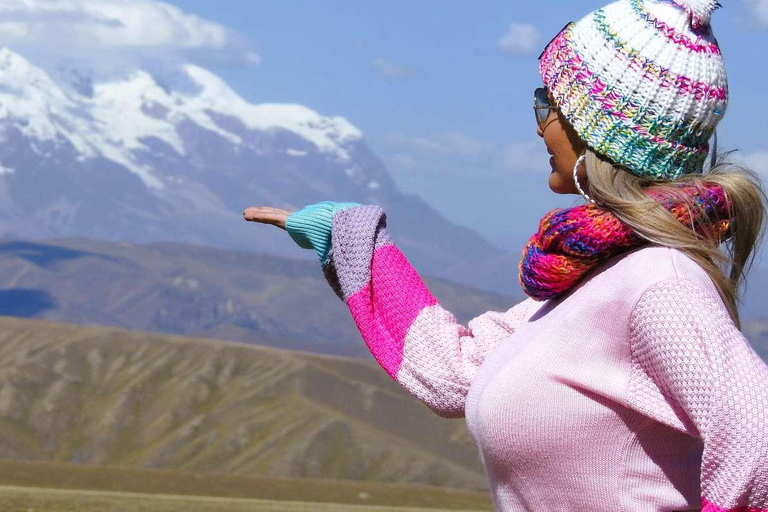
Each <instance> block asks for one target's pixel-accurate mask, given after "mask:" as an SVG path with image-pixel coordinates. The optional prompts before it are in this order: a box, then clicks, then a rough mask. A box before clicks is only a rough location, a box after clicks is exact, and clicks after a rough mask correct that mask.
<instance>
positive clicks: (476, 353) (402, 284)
mask: <svg viewBox="0 0 768 512" xmlns="http://www.w3.org/2000/svg"><path fill="white" fill-rule="evenodd" d="M326 203H327V204H325V206H324V207H325V208H326V209H329V211H330V210H332V211H333V213H332V215H330V223H328V220H329V216H328V215H327V214H324V215H314V214H311V213H310V214H307V211H306V210H300V211H299V212H295V213H294V214H292V215H291V217H293V215H296V217H295V218H291V217H289V219H288V221H287V223H286V229H288V231H289V232H291V231H293V234H292V235H291V236H293V237H294V240H297V243H298V240H300V239H302V238H303V235H302V233H305V232H310V231H311V232H314V233H316V234H317V233H321V232H323V231H324V230H325V231H330V242H329V243H328V251H327V253H324V254H326V256H324V257H323V256H321V258H320V260H321V264H322V269H323V274H324V276H325V278H326V280H327V281H328V283H329V284H330V285H331V287H332V288H333V290H334V292H335V293H336V295H337V296H338V297H339V298H340V299H341V300H342V301H344V302H345V303H346V305H347V306H348V308H349V311H350V313H351V314H352V317H353V319H354V321H355V324H356V325H357V327H358V329H359V331H360V334H361V335H362V337H363V340H364V341H365V343H366V345H367V346H368V349H369V350H370V351H371V353H372V354H373V356H374V358H375V359H376V361H377V362H378V363H379V364H380V365H381V366H382V368H383V369H384V370H385V371H386V372H387V373H388V374H389V376H390V377H392V378H393V379H394V380H395V381H397V382H398V383H399V384H401V385H402V386H403V387H404V388H405V389H406V390H407V391H408V392H409V393H411V394H412V395H413V396H415V397H416V398H418V399H419V400H421V401H422V402H423V403H424V404H426V405H427V406H428V407H429V408H430V409H432V410H433V411H434V412H435V413H436V414H438V415H439V416H442V417H446V418H459V417H463V416H464V404H465V399H466V395H467V391H468V389H469V386H470V383H471V381H472V378H473V377H474V375H475V372H476V370H477V369H478V368H479V367H480V365H482V363H483V361H484V360H485V357H486V355H487V354H488V353H489V352H490V351H491V350H493V349H494V348H495V347H496V346H497V345H498V344H499V343H500V342H501V341H502V340H504V339H505V338H506V337H508V336H509V335H510V334H511V333H513V332H514V331H515V330H517V329H518V327H519V326H520V325H522V324H523V323H524V322H526V321H527V319H528V318H529V317H530V316H531V315H532V314H533V313H534V312H535V310H536V309H538V308H539V307H540V306H541V304H542V303H541V302H537V301H534V300H533V299H526V300H524V301H522V302H520V303H518V304H516V305H515V306H513V307H511V308H510V309H509V310H507V311H505V312H497V311H488V312H486V313H483V314H482V315H479V316H478V317H475V318H473V319H472V320H470V321H469V322H468V323H467V325H466V326H464V325H461V324H460V323H458V322H457V321H456V318H455V317H454V315H453V314H452V313H450V312H449V311H447V310H446V309H444V308H443V307H442V306H441V305H440V303H439V302H438V300H437V299H436V298H435V297H434V296H433V295H432V294H431V293H430V291H429V290H428V289H427V287H426V286H425V285H424V282H423V281H422V279H421V278H420V276H419V275H418V274H417V272H416V270H415V269H414V268H413V267H412V266H411V264H410V263H409V262H408V260H407V259H406V258H405V256H404V255H403V253H402V252H401V251H400V250H399V249H398V247H397V246H396V245H395V243H394V242H393V240H392V238H391V237H390V236H389V234H388V233H387V229H386V214H385V213H384V210H383V209H382V208H381V207H379V206H377V205H360V204H356V203H346V204H345V206H344V207H339V205H340V204H341V203H332V202H326ZM318 204H320V203H318ZM310 206H312V205H310ZM299 220H301V222H297V221H299ZM324 223H325V224H324ZM300 224H301V225H303V227H300V226H299V225H300ZM324 225H325V227H323V226H324ZM326 242H327V240H326Z"/></svg>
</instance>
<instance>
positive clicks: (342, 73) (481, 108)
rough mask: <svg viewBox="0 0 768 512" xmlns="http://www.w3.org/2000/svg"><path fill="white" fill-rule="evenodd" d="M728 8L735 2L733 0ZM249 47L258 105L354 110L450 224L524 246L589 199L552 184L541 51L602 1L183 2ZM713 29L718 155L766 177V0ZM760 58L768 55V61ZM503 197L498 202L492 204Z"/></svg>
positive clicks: (248, 77) (715, 22) (229, 69)
mask: <svg viewBox="0 0 768 512" xmlns="http://www.w3.org/2000/svg"><path fill="white" fill-rule="evenodd" d="M723 3H725V2H723ZM174 4H175V5H176V6H178V7H180V8H181V9H183V10H184V11H186V12H190V13H195V14H197V15H199V16H201V17H203V18H205V19H207V20H211V21H215V22H217V23H220V24H222V25H224V26H226V27H228V28H230V29H232V30H234V31H236V32H237V33H239V34H242V35H243V36H245V37H246V38H247V39H248V40H249V41H251V42H252V43H253V45H254V46H253V48H252V49H253V50H254V51H255V52H256V53H258V55H259V57H260V61H259V63H258V65H255V66H220V67H218V68H217V69H215V71H216V72H218V73H220V74H221V75H222V76H224V77H226V78H227V79H228V80H229V82H230V83H231V84H232V85H233V86H234V87H235V88H236V89H237V90H238V91H239V92H240V93H241V94H242V95H243V96H244V97H245V98H246V99H248V100H250V101H253V102H300V103H302V104H304V105H306V106H308V107H310V108H312V109H315V110H317V111H318V112H320V113H321V114H323V115H339V116H343V117H345V118H347V119H348V120H349V121H351V122H352V123H353V124H354V125H355V126H357V127H358V128H359V129H360V130H361V131H362V132H363V134H364V135H365V138H366V140H367V141H368V144H369V145H370V147H371V148H372V149H373V150H374V151H375V152H376V154H378V155H379V156H380V157H381V158H382V159H383V160H384V162H385V163H386V164H387V167H388V168H389V170H390V172H391V173H392V175H393V177H394V178H395V180H396V182H397V184H398V185H399V187H400V188H401V189H403V190H404V191H406V192H412V193H416V194H418V195H420V196H422V197H423V198H424V199H426V200H427V201H428V202H429V203H430V204H432V205H433V206H434V207H436V208H437V209H438V210H439V211H440V212H441V213H442V214H443V215H445V216H446V217H448V218H449V220H451V221H453V222H455V223H458V224H462V225H466V226H469V227H472V228H474V229H476V230H478V231H480V232H481V233H482V234H483V235H484V236H486V238H489V239H491V240H492V241H493V242H494V243H496V244H497V245H500V246H503V247H505V248H508V249H514V250H518V249H519V247H520V244H521V243H522V241H523V240H524V239H525V238H527V236H529V235H530V234H531V233H532V232H533V231H535V229H536V227H537V221H538V219H539V218H540V217H541V216H542V215H543V214H544V213H545V212H546V211H548V210H549V209H551V208H556V207H568V206H573V205H575V204H580V203H581V201H582V200H581V198H580V197H577V196H574V195H568V196H558V195H557V194H554V193H553V192H552V191H551V190H549V188H548V185H547V181H548V175H549V170H550V167H549V164H548V157H549V155H548V154H547V153H546V148H545V146H544V144H543V141H542V140H541V139H540V138H539V137H538V136H537V135H536V127H535V123H534V118H533V113H532V108H531V105H532V91H533V89H534V88H535V87H537V86H539V85H540V83H541V79H540V78H539V75H538V73H537V67H536V64H537V60H536V57H537V56H538V54H539V53H540V51H541V48H542V47H543V46H544V45H545V44H546V43H547V42H548V41H549V40H550V39H551V38H552V36H554V34H555V33H557V31H558V30H559V29H560V28H562V26H563V25H564V24H565V23H566V22H568V21H571V20H577V19H580V18H581V17H583V16H584V15H586V14H587V13H589V12H590V11H592V10H594V9H597V8H599V7H601V6H602V5H604V4H605V2H600V1H585V0H568V1H565V0H541V1H540V2H513V1H510V0H505V1H497V0H486V1H484V2H469V1H456V2H444V1H441V0H418V1H413V0H408V1H405V0H390V1H387V2H381V1H379V2H374V1H368V2H354V1H348V0H326V1H319V0H316V1H313V0H281V1H279V2H276V1H272V0H268V1H263V0H248V1H235V0H226V1H222V2H216V3H214V2H208V1H205V0H177V1H175V2H174ZM712 26H713V30H714V33H715V36H716V37H717V39H718V42H719V43H720V46H721V49H722V52H723V56H724V58H725V62H726V68H727V71H728V78H729V86H730V98H729V105H728V111H727V113H726V116H725V117H724V119H723V120H722V121H721V123H720V125H719V129H718V142H719V147H720V148H721V149H737V150H738V154H741V155H743V157H744V159H746V161H748V162H750V163H751V164H752V165H753V166H755V165H756V164H759V166H760V168H761V169H760V170H762V171H765V172H764V174H765V176H766V177H767V179H768V138H766V137H765V131H764V129H762V126H764V124H765V118H766V115H765V114H766V113H768V106H766V101H765V100H764V99H762V98H764V95H763V94H761V92H762V91H763V89H764V84H765V83H766V82H768V66H765V65H761V62H760V59H761V57H760V55H761V54H760V52H761V51H763V50H761V48H768V1H767V0H757V1H742V0H729V2H728V3H727V5H725V6H724V7H723V8H721V9H718V10H716V11H715V12H714V13H713V19H712ZM763 59H764V60H762V62H763V63H765V62H767V61H768V60H765V58H764V57H763ZM489 205H493V206H489Z"/></svg>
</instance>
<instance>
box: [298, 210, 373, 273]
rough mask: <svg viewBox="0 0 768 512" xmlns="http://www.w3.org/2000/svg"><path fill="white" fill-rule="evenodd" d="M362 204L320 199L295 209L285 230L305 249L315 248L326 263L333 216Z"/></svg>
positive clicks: (321, 260) (321, 261)
mask: <svg viewBox="0 0 768 512" xmlns="http://www.w3.org/2000/svg"><path fill="white" fill-rule="evenodd" d="M353 206H360V203H353V202H336V201H320V202H319V203H314V204H310V205H308V206H305V207H304V208H302V209H301V210H298V211H295V212H293V213H292V214H290V215H289V216H288V218H287V219H286V221H285V230H286V231H288V234H289V235H291V238H292V239H293V241H294V242H296V243H297V244H298V246H299V247H301V248H303V249H314V250H315V251H316V252H317V257H318V258H319V259H320V263H321V264H324V263H325V261H326V260H327V259H328V253H329V252H330V250H331V228H332V221H333V216H334V215H335V214H336V212H338V211H339V210H344V209H346V208H352V207H353Z"/></svg>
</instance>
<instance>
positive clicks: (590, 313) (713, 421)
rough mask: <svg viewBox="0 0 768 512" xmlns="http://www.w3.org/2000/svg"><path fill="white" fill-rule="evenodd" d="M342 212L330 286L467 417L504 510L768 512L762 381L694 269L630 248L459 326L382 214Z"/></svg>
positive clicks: (375, 335)
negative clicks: (574, 279) (567, 282)
mask: <svg viewBox="0 0 768 512" xmlns="http://www.w3.org/2000/svg"><path fill="white" fill-rule="evenodd" d="M328 204H333V203H330V202H328ZM338 204H341V203H338ZM345 205H346V206H345V207H344V208H343V209H338V210H331V214H330V215H328V216H327V218H329V219H330V218H332V231H331V233H330V239H331V243H330V252H329V253H328V257H327V259H326V260H325V261H324V262H323V265H322V266H323V272H324V275H325V277H326V279H327V280H328V282H329V283H330V284H331V286H332V287H333V289H334V291H335V292H336V294H337V295H338V296H339V297H340V298H341V299H342V300H344V301H345V302H346V304H347V305H348V307H349V309H350V312H351V313H352V316H353V318H354V320H355V322H356V324H357V326H358V328H359V330H360V333H361V334H362V336H363V339H364V340H365V342H366V344H367V345H368V347H369V348H370V350H371V353H372V354H373V356H374V357H375V358H376V360H377V361H378V362H379V364H380V365H381V366H382V367H383V368H384V370H386V371H387V373H389V375H390V376H392V378H394V379H395V380H396V381H397V382H399V383H400V384H401V385H402V386H403V387H404V388H405V389H406V390H408V391H409V392H410V393H411V394H413V395H414V396H415V397H416V398H418V399H419V400H421V401H422V402H424V403H425V404H426V405H427V406H429V407H430V408H431V409H432V410H433V411H434V412H435V413H437V414H438V415H440V416H444V417H449V418H457V417H466V421H467V425H468V427H469V431H470V433H471V435H472V437H473V438H474V440H475V442H476V443H477V446H478V448H479V452H480V456H481V459H482V461H483V464H484V466H485V470H486V474H487V477H488V480H489V483H490V488H491V492H492V496H493V501H494V503H495V506H496V509H497V510H499V511H524V510H557V511H674V510H703V511H705V512H715V511H718V512H719V511H744V512H747V511H749V512H752V511H759V512H765V511H768V366H766V364H765V363H764V362H763V361H762V360H761V359H760V358H759V356H758V355H757V354H756V353H755V352H754V351H753V349H752V348H751V347H750V345H749V343H748V342H747V340H746V339H745V338H744V336H743V335H742V334H741V332H739V330H738V329H737V328H736V327H735V325H734V324H733V322H732V321H731V319H730V317H729V316H728V313H727V310H726V308H725V306H724V305H723V302H722V300H721V299H720V298H719V296H718V294H717V291H716V289H715V287H714V285H713V284H712V281H711V280H710V279H709V277H708V275H707V274H706V272H704V270H703V269H702V268H701V267H699V266H698V265H697V264H696V263H695V262H694V261H693V260H691V259H690V258H688V257H687V256H686V255H685V254H684V253H682V252H680V251H677V250H674V249H669V248H665V247H659V246H646V247H643V248H639V249H634V250H632V251H629V252H627V253H624V254H622V255H619V256H616V257H614V258H612V259H610V260H608V261H607V262H605V263H604V264H603V265H602V266H600V267H598V268H597V269H594V270H593V271H592V272H590V273H589V274H588V275H587V276H585V278H584V279H583V280H581V281H580V282H579V284H577V285H576V286H575V287H574V288H573V289H571V290H570V291H569V293H567V294H566V295H565V296H562V297H560V298H558V299H551V300H548V301H543V302H537V301H534V300H533V299H526V300H524V301H522V302H520V303H519V304H517V305H515V306H513V307H512V308H510V309H509V310H507V311H504V312H496V311H489V312H486V313H484V314H482V315H480V316H478V317H476V318H474V319H472V320H471V321H469V322H468V323H467V325H466V326H465V325H461V324H459V323H457V321H456V319H455V317H454V316H453V315H452V314H451V313H450V312H449V311H447V310H445V309H444V308H443V307H442V306H441V305H440V304H439V302H438V301H437V300H436V299H435V298H434V297H433V296H432V294H431V293H430V292H429V290H428V289H427V288H426V287H425V285H424V283H423V281H422V280H421V278H420V277H419V275H418V274H417V273H416V271H415V270H414V269H413V267H412V266H411V265H410V264H409V263H408V261H407V260H406V258H405V256H404V255H403V254H402V253H401V252H400V250H399V249H398V248H397V247H396V246H395V244H394V243H393V241H392V239H391V238H390V237H389V235H388V234H387V230H386V215H385V213H384V211H383V210H382V209H381V208H380V207H379V206H376V205H354V204H352V206H350V203H345ZM300 217H301V215H297V216H296V217H295V219H299V218H300ZM303 220H305V221H306V220H307V219H306V218H304V219H303ZM310 224H312V222H311V219H310V222H308V223H305V224H304V227H300V226H298V223H293V224H292V225H291V228H292V229H289V232H291V234H292V236H294V237H295V238H296V237H297V236H298V235H297V233H298V232H299V231H301V230H302V229H309V231H311V230H312V229H310V228H308V227H307V226H310ZM320 224H322V222H318V224H316V225H314V226H312V227H313V228H315V232H314V235H315V236H317V233H318V226H320ZM320 231H322V230H321V229H320ZM512 276H513V269H510V280H513V277H512Z"/></svg>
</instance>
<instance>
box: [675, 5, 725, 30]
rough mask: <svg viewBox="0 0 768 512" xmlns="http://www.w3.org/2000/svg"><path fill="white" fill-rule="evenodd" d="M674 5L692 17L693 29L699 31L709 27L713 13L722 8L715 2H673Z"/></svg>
mask: <svg viewBox="0 0 768 512" xmlns="http://www.w3.org/2000/svg"><path fill="white" fill-rule="evenodd" d="M671 1H672V3H673V4H676V5H679V6H680V7H682V8H683V9H685V10H686V11H687V12H688V14H689V15H690V16H691V27H693V28H694V29H698V28H700V27H705V26H707V25H709V20H710V18H711V17H712V11H714V10H715V9H719V8H720V7H722V5H720V2H716V1H715V0H671Z"/></svg>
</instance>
